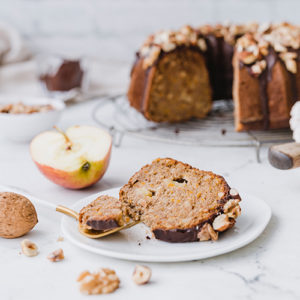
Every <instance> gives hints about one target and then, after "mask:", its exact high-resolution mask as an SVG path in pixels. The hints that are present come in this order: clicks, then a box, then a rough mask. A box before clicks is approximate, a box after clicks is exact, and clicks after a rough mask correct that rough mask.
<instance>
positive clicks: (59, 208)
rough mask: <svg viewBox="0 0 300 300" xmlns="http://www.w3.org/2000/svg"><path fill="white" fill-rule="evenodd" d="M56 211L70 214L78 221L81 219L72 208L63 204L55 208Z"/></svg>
mask: <svg viewBox="0 0 300 300" xmlns="http://www.w3.org/2000/svg"><path fill="white" fill-rule="evenodd" d="M55 210H56V211H58V212H60V213H63V214H65V215H68V216H70V217H72V218H74V219H76V220H77V221H78V220H79V214H78V213H77V212H76V211H74V210H73V209H71V208H68V207H65V206H63V205H58V206H57V207H56V209H55Z"/></svg>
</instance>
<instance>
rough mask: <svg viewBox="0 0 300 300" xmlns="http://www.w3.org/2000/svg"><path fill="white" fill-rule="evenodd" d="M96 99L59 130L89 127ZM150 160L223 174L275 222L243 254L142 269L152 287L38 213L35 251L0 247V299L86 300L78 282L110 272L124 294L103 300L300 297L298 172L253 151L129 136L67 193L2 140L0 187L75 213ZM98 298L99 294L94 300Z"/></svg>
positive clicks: (20, 148) (10, 244)
mask: <svg viewBox="0 0 300 300" xmlns="http://www.w3.org/2000/svg"><path fill="white" fill-rule="evenodd" d="M96 104H97V101H90V102H86V103H82V104H78V105H75V106H72V107H69V108H68V109H67V110H66V111H65V112H64V114H63V117H62V119H61V121H60V123H59V126H60V127H62V128H66V127H68V126H69V125H73V124H75V123H76V124H94V123H93V121H92V119H91V112H92V110H93V108H94V106H95V105H96ZM156 157H173V158H175V159H178V160H182V161H185V162H187V163H190V164H192V165H194V166H196V167H199V168H201V169H204V170H212V171H214V172H216V173H219V174H221V175H223V176H224V177H225V178H226V180H227V181H228V182H229V184H230V185H231V186H234V187H236V188H237V189H238V190H239V191H240V193H241V195H246V194H247V193H251V194H253V195H256V196H257V197H260V198H261V199H263V200H264V201H266V202H267V203H268V204H269V205H270V206H271V208H272V212H273V216H272V219H271V221H270V223H269V225H268V226H267V228H266V230H265V231H264V232H263V234H262V235H261V236H260V237H259V238H257V239H256V240H255V241H254V242H252V243H251V244H249V245H248V246H246V247H243V248H242V249H239V250H237V251H234V252H232V253H229V254H225V255H221V256H218V257H214V258H210V259H205V260H200V261H192V262H184V263H147V265H149V266H150V267H151V269H152V272H153V277H152V280H151V283H150V284H148V285H146V286H135V284H134V283H133V282H132V280H131V274H132V272H133V269H134V266H135V264H136V263H135V262H130V261H122V260H117V259H111V258H107V257H103V256H97V255H95V254H91V253H89V252H86V251H84V250H81V249H78V248H76V247H75V246H73V245H72V244H71V243H69V242H68V241H67V240H66V239H65V240H64V241H60V242H58V241H57V239H58V237H59V236H61V232H60V219H61V216H60V215H58V214H57V213H55V212H52V211H50V210H49V209H46V208H43V207H40V206H38V214H39V224H38V225H37V226H36V228H35V229H34V230H33V231H32V232H31V233H30V234H28V236H27V237H28V238H29V239H31V240H32V241H34V242H36V243H37V245H38V246H39V249H40V253H39V255H38V256H36V257H33V258H28V257H25V256H24V255H21V254H20V241H21V240H22V238H19V239H14V240H5V239H1V240H0V253H1V255H0V266H1V270H0V282H1V285H0V286H1V288H0V299H5V300H6V299H10V300H19V299H22V300H26V299H31V300H35V299H43V300H46V299H71V298H72V299H86V297H87V296H83V295H81V294H80V292H79V288H78V283H77V282H76V278H77V276H78V275H79V274H80V272H81V271H83V270H86V269H87V270H91V271H94V270H97V269H98V268H100V267H109V268H112V269H115V270H116V272H117V274H118V275H119V277H120V279H121V287H120V289H119V290H117V291H116V292H115V293H113V294H111V295H109V296H101V297H103V298H106V297H107V298H110V299H121V298H125V299H127V298H129V297H130V298H131V299H153V298H154V297H159V298H161V299H162V298H164V299H183V298H188V299H200V298H205V299H299V297H300V285H299V283H300V275H299V268H300V260H299V253H300V240H299V238H298V228H299V227H300V218H299V211H300V201H299V200H300V199H299V196H300V181H299V180H300V170H299V169H295V170H290V171H279V170H276V169H274V168H272V167H271V166H270V165H269V164H268V161H267V152H266V149H265V148H264V149H263V151H262V163H260V164H259V163H257V162H256V159H255V152H254V149H252V148H201V147H192V146H189V147H188V146H179V145H170V144H164V143H154V142H150V141H145V140H139V139H134V138H131V137H126V136H125V138H124V140H123V143H122V145H121V147H118V148H116V147H114V148H113V151H112V159H111V163H110V166H109V168H108V171H107V173H106V174H105V176H104V178H103V179H102V180H101V181H100V182H99V183H97V184H96V185H94V186H93V187H91V188H88V189H85V190H80V191H71V190H66V189H63V188H61V187H59V186H56V185H54V184H53V183H51V182H49V181H48V180H46V179H45V178H44V177H43V176H42V175H41V174H40V172H39V171H38V170H37V168H36V167H35V165H34V164H33V162H32V161H31V158H30V154H29V147H28V144H19V143H18V144H17V143H12V142H9V141H6V140H0V166H1V172H0V183H1V184H5V185H13V186H17V187H19V188H22V189H24V190H27V191H29V192H30V193H31V194H33V195H35V196H37V197H39V198H41V199H44V200H46V201H49V202H52V203H55V204H64V205H66V206H70V205H72V204H73V203H74V202H75V201H77V200H79V199H81V198H82V197H85V196H88V195H91V194H92V193H95V192H98V191H103V190H105V189H109V188H113V187H119V186H121V185H123V184H125V183H126V181H127V180H128V178H129V176H130V175H132V174H133V173H134V172H135V171H136V170H137V169H139V168H140V167H141V166H142V165H144V164H146V163H149V162H151V160H152V159H154V158H156ZM57 248H62V249H63V250H64V252H65V257H66V258H65V260H64V261H62V262H59V263H51V262H49V261H48V260H47V259H46V257H47V255H48V254H49V253H50V252H52V251H53V250H55V249H57ZM99 297H100V296H99Z"/></svg>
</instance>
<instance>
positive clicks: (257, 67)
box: [251, 60, 267, 75]
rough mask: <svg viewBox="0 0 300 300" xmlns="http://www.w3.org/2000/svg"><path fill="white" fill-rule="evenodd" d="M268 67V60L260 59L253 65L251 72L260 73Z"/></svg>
mask: <svg viewBox="0 0 300 300" xmlns="http://www.w3.org/2000/svg"><path fill="white" fill-rule="evenodd" d="M266 67H267V62H266V61H265V60H260V61H257V62H256V63H255V64H254V65H252V66H251V72H252V74H254V75H260V74H261V73H262V71H263V70H264V69H265V68H266Z"/></svg>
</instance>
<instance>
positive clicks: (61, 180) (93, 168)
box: [33, 145, 112, 189]
mask: <svg viewBox="0 0 300 300" xmlns="http://www.w3.org/2000/svg"><path fill="white" fill-rule="evenodd" d="M111 148H112V145H110V148H109V151H108V152H107V154H106V156H105V157H104V159H103V160H100V161H97V162H88V163H90V168H89V171H88V172H87V171H84V170H83V169H82V168H81V169H79V170H76V171H73V172H66V171H63V170H59V169H54V168H52V167H49V166H46V165H42V164H40V163H38V162H37V161H35V160H34V159H33V161H34V163H35V164H36V165H37V167H38V169H39V170H40V171H41V172H42V173H43V174H44V175H45V176H46V177H47V178H48V179H49V180H50V181H52V182H54V183H56V184H58V185H61V186H63V187H65V188H68V189H83V188H86V187H89V186H91V185H93V184H95V183H96V182H98V181H99V180H100V179H101V178H102V177H103V175H104V173H105V172H106V170H107V168H108V165H109V161H110V156H111Z"/></svg>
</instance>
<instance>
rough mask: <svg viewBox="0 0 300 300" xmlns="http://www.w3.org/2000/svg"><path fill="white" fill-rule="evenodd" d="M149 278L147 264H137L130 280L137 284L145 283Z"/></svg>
mask: <svg viewBox="0 0 300 300" xmlns="http://www.w3.org/2000/svg"><path fill="white" fill-rule="evenodd" d="M150 278H151V269H150V268H149V267H147V266H141V265H137V266H136V267H135V269H134V271H133V274H132V280H133V281H134V282H135V283H136V284H138V285H141V284H146V283H148V282H149V280H150Z"/></svg>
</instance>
